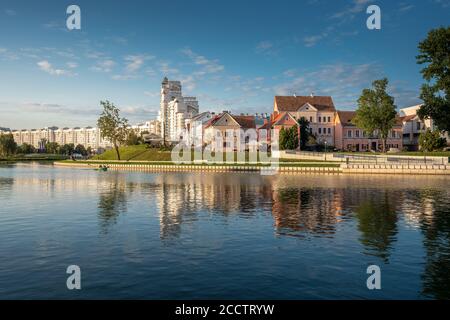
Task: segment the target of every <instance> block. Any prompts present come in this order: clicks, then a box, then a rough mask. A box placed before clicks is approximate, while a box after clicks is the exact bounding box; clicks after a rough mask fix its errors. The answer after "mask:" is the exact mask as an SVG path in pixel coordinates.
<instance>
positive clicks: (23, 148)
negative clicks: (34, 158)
mask: <svg viewBox="0 0 450 320" xmlns="http://www.w3.org/2000/svg"><path fill="white" fill-rule="evenodd" d="M35 152H36V148H35V147H34V146H32V145H31V144H28V143H22V144H21V145H20V146H19V147H18V148H17V153H20V154H30V153H35Z"/></svg>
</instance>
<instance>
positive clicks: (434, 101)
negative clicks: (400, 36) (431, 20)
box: [417, 27, 450, 131]
mask: <svg viewBox="0 0 450 320" xmlns="http://www.w3.org/2000/svg"><path fill="white" fill-rule="evenodd" d="M419 52H420V54H419V55H418V56H417V63H418V64H425V65H426V67H425V68H423V69H422V70H421V73H422V76H423V78H424V79H425V80H426V81H427V83H426V84H424V85H423V86H422V90H421V94H420V98H421V99H422V100H423V102H424V104H423V105H422V107H421V108H420V109H419V111H418V115H419V117H420V118H422V119H429V118H431V119H433V122H434V124H435V125H436V126H437V128H438V129H439V130H441V131H450V27H447V28H439V29H435V30H431V31H430V32H429V33H428V36H427V38H426V39H425V40H424V41H422V42H420V43H419Z"/></svg>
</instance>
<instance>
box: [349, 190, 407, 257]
mask: <svg viewBox="0 0 450 320" xmlns="http://www.w3.org/2000/svg"><path fill="white" fill-rule="evenodd" d="M355 211H356V217H357V219H358V229H359V231H360V232H361V238H360V241H361V243H362V244H363V245H364V247H365V249H366V250H367V251H366V252H365V253H366V254H370V255H374V256H376V257H379V258H381V259H383V260H384V262H389V256H390V251H391V249H392V245H393V242H395V241H396V236H397V232H398V229H397V222H398V217H397V212H396V210H395V206H394V200H393V194H392V193H389V191H387V190H386V191H384V192H383V193H373V194H372V197H370V198H367V199H364V200H363V201H362V202H361V204H360V205H359V206H358V207H357V208H356V210H355Z"/></svg>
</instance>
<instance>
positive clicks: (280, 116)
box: [272, 111, 297, 126]
mask: <svg viewBox="0 0 450 320" xmlns="http://www.w3.org/2000/svg"><path fill="white" fill-rule="evenodd" d="M286 117H288V119H290V120H292V121H293V122H294V123H297V120H296V119H295V118H294V117H293V116H292V114H291V113H289V112H286V111H284V112H281V113H279V114H278V115H277V116H276V117H275V119H273V122H272V125H273V126H276V125H283V122H285V121H286Z"/></svg>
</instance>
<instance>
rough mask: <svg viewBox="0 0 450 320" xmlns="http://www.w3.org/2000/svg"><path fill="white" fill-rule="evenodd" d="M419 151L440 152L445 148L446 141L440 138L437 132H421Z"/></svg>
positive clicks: (428, 130)
mask: <svg viewBox="0 0 450 320" xmlns="http://www.w3.org/2000/svg"><path fill="white" fill-rule="evenodd" d="M419 145H420V150H422V151H425V152H427V151H435V150H441V149H443V148H444V147H446V146H447V140H445V138H442V137H441V132H440V131H439V130H435V131H431V130H430V129H427V131H425V132H422V133H421V134H420V136H419Z"/></svg>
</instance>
